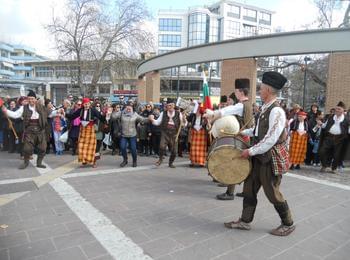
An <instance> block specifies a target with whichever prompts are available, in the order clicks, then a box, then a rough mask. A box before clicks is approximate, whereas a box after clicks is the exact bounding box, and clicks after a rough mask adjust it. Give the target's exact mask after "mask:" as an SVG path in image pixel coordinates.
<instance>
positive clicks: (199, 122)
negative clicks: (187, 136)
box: [187, 107, 208, 167]
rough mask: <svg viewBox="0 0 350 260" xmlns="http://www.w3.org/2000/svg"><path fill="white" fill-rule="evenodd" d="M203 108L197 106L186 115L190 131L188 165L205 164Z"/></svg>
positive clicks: (206, 135)
mask: <svg viewBox="0 0 350 260" xmlns="http://www.w3.org/2000/svg"><path fill="white" fill-rule="evenodd" d="M203 112H204V111H203V109H202V108H201V107H197V110H196V111H194V113H191V114H190V115H189V116H188V119H187V121H188V122H189V124H190V131H191V140H190V142H191V150H190V161H191V164H190V167H193V166H205V164H206V158H207V150H208V131H207V129H206V127H207V119H206V118H204V117H203Z"/></svg>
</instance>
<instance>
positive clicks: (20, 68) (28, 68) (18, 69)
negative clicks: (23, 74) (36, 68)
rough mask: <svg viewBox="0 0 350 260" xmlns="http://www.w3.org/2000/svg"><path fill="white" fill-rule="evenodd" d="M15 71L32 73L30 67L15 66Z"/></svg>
mask: <svg viewBox="0 0 350 260" xmlns="http://www.w3.org/2000/svg"><path fill="white" fill-rule="evenodd" d="M13 70H15V71H20V70H23V71H31V70H32V67H30V66H14V67H13Z"/></svg>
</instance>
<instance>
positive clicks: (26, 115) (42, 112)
mask: <svg viewBox="0 0 350 260" xmlns="http://www.w3.org/2000/svg"><path fill="white" fill-rule="evenodd" d="M35 109H36V112H38V114H39V122H38V123H39V124H38V126H39V127H40V130H41V131H43V130H45V131H46V129H47V127H48V123H47V111H46V108H44V107H43V106H42V105H39V104H36V105H35ZM32 114H33V112H32V111H31V110H30V109H29V105H25V106H23V124H24V129H26V128H27V127H29V125H30V118H31V116H32Z"/></svg>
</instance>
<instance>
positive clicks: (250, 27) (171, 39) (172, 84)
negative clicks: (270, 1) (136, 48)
mask: <svg viewBox="0 0 350 260" xmlns="http://www.w3.org/2000/svg"><path fill="white" fill-rule="evenodd" d="M273 14H274V12H273V11H270V10H267V9H264V8H260V7H257V6H251V5H246V4H242V3H239V2H235V1H230V0H221V1H219V2H217V3H215V4H213V5H211V6H206V7H190V8H188V9H187V10H160V11H159V12H158V48H157V54H164V53H166V52H169V51H174V50H176V49H179V48H186V47H191V46H195V45H200V44H207V43H211V42H217V41H224V40H229V39H235V38H240V37H249V36H256V35H261V34H269V33H271V32H272V17H273ZM267 62H273V59H271V60H267ZM220 66H221V65H220V63H218V62H211V63H209V64H193V65H188V66H184V67H181V68H173V69H168V70H165V71H162V72H161V93H162V95H163V96H169V95H170V96H171V95H174V94H175V93H176V94H177V95H178V92H179V91H180V93H181V95H185V96H186V95H188V96H198V95H199V94H200V91H201V81H200V78H199V77H200V74H201V70H202V69H203V67H204V68H205V70H207V71H208V72H209V74H208V77H209V78H210V81H212V82H209V85H211V90H212V95H219V93H220V74H221V68H220Z"/></svg>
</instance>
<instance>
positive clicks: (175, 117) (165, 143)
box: [149, 98, 187, 168]
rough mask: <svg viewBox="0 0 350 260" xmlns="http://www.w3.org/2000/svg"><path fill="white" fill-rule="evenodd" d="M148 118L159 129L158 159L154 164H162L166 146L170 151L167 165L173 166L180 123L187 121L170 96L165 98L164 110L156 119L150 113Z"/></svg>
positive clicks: (184, 123) (183, 123)
mask: <svg viewBox="0 0 350 260" xmlns="http://www.w3.org/2000/svg"><path fill="white" fill-rule="evenodd" d="M149 119H150V121H151V122H152V124H153V125H156V126H160V129H161V138H160V146H159V160H158V161H157V162H156V165H157V166H159V165H161V164H162V162H163V155H164V154H165V149H166V147H168V148H169V151H170V157H169V167H170V168H175V165H174V161H175V158H176V146H177V138H178V134H179V130H180V128H181V125H183V126H185V125H186V123H187V122H186V119H185V118H184V116H183V115H182V114H181V113H180V111H178V110H175V101H174V100H172V99H170V98H168V99H167V105H166V110H164V111H163V112H161V113H160V115H159V117H158V119H157V120H155V119H154V116H153V115H150V116H149Z"/></svg>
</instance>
